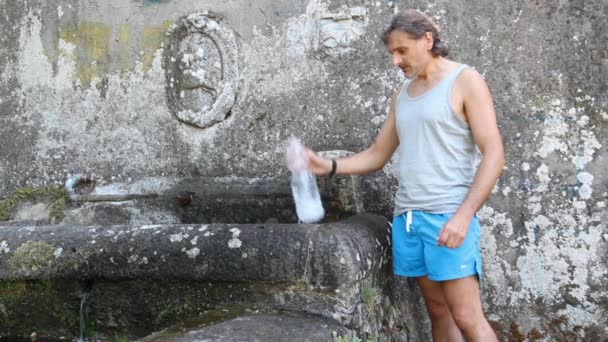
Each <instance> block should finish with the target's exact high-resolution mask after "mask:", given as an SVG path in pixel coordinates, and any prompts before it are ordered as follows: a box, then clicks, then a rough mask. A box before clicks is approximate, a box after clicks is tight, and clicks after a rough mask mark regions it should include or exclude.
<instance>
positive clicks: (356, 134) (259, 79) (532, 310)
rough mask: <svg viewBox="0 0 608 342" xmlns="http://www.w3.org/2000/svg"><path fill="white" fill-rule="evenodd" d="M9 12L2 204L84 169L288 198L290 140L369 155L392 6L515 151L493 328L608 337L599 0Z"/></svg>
mask: <svg viewBox="0 0 608 342" xmlns="http://www.w3.org/2000/svg"><path fill="white" fill-rule="evenodd" d="M1 4H2V5H1V6H0V16H2V20H0V32H2V34H0V68H1V70H2V72H1V75H0V193H1V194H3V195H4V196H7V197H8V196H11V195H12V194H13V193H14V192H15V190H16V189H18V188H23V187H34V188H40V187H44V186H47V185H50V184H58V185H62V184H63V183H64V182H65V180H66V179H67V178H68V177H70V176H71V175H74V174H76V173H81V174H87V175H91V176H92V177H93V178H95V180H96V182H97V184H99V185H103V186H106V187H110V188H111V187H112V186H115V185H121V186H126V185H129V186H134V187H135V186H136V185H137V184H144V187H146V186H147V187H148V188H151V187H154V186H155V184H159V183H162V182H163V180H171V181H172V182H176V183H179V180H182V179H203V178H204V179H207V178H211V179H213V178H215V177H223V179H225V178H226V177H228V178H229V177H237V178H238V179H239V180H242V179H251V180H252V182H255V181H259V180H260V179H262V180H263V179H271V180H274V181H276V182H283V184H287V178H288V172H287V170H286V168H285V167H284V162H283V160H284V157H283V155H282V151H283V148H284V142H285V141H286V139H287V138H288V137H289V136H290V135H291V134H295V135H297V136H299V137H301V138H302V140H303V141H304V142H305V143H306V144H307V145H309V146H311V147H312V148H314V149H315V150H345V151H359V150H361V149H363V148H365V147H366V146H368V145H369V144H370V143H371V142H372V141H373V139H374V137H375V135H376V134H377V132H378V130H379V128H380V127H381V125H382V122H383V120H384V118H385V117H386V113H387V109H388V107H389V99H390V97H391V95H392V92H393V91H394V89H395V87H396V86H397V85H398V84H399V82H400V81H401V80H402V79H401V77H402V76H401V75H400V74H399V72H397V70H394V69H393V68H392V67H391V65H390V58H389V57H388V54H387V52H386V50H385V49H384V47H383V45H382V43H381V41H380V40H379V38H378V36H379V33H380V32H381V30H382V28H383V27H384V25H386V24H387V23H388V21H389V20H390V18H391V16H392V15H393V13H395V12H396V11H398V10H399V9H403V8H417V9H420V10H422V11H424V12H426V13H428V14H430V15H431V16H432V17H433V18H434V19H435V20H436V21H437V23H438V24H439V25H440V26H441V27H442V28H443V30H444V32H445V36H446V40H447V42H448V44H449V46H450V49H451V56H452V58H454V59H456V60H458V61H461V62H464V63H467V64H469V65H472V66H474V67H476V68H477V69H478V70H479V71H480V72H481V73H482V74H483V75H484V76H485V77H486V79H487V81H488V83H489V85H490V88H491V90H492V92H493V95H494V98H495V102H496V107H497V110H498V113H499V125H500V127H501V130H502V133H503V136H504V141H505V146H506V152H507V167H506V168H505V172H504V174H503V176H502V177H501V179H500V181H499V182H498V184H497V186H496V188H495V191H494V192H493V196H492V198H491V200H490V201H489V203H488V204H487V206H486V207H484V208H483V209H482V210H481V212H480V217H481V218H482V221H483V222H484V225H485V228H486V229H485V234H484V236H483V249H484V253H485V266H484V267H485V277H484V279H483V298H484V303H485V306H486V308H487V312H488V315H489V318H490V319H491V320H492V322H493V324H494V325H495V327H496V328H497V329H498V330H499V331H500V333H501V335H502V336H504V337H505V338H513V339H515V340H524V339H526V338H528V339H531V340H533V339H538V338H543V337H545V338H548V339H559V338H563V339H569V340H571V339H577V338H580V339H582V338H587V339H591V340H598V339H602V338H606V337H607V336H608V331H607V330H606V329H607V328H606V327H607V326H608V321H607V319H606V317H608V313H607V312H606V311H608V309H607V308H608V289H607V282H608V273H607V271H606V269H607V264H608V259H607V257H606V255H607V253H606V252H607V249H608V230H607V229H606V225H605V222H606V220H607V219H608V214H607V211H606V208H605V206H606V201H607V200H608V198H607V197H608V189H607V176H606V174H605V173H604V172H602V171H601V170H605V169H606V167H607V163H608V162H607V161H606V158H608V153H607V152H606V149H605V148H604V146H605V145H606V140H607V138H608V134H607V132H608V99H607V98H606V96H605V94H606V93H607V92H608V83H607V82H606V81H605V77H606V75H608V53H607V52H606V51H607V50H606V49H605V47H606V45H607V44H608V36H607V34H606V32H608V18H607V17H608V15H607V14H606V13H608V3H606V2H605V1H603V0H591V1H579V0H572V1H543V2H540V1H534V2H520V1H499V2H493V1H480V0H474V1H447V0H440V1H431V2H415V1H385V0H382V1H372V2H363V1H351V0H347V1H334V0H327V1H323V0H310V1H308V0H307V1H301V0H296V1H283V2H279V1H270V0H261V1H255V2H250V1H229V2H225V1H219V0H218V1H206V2H204V4H203V3H201V2H200V1H194V0H184V1H170V0H157V1H152V0H146V1H138V2H136V1H129V2H125V1H118V0H110V1H96V0H89V1H84V0H61V1H54V2H47V1H30V2H8V1H5V0H3V1H2V3H1ZM192 13H199V15H198V16H195V17H191V20H190V21H189V22H184V20H185V19H180V18H183V17H184V16H188V15H190V14H192ZM201 18H202V19H201ZM205 18H210V19H209V20H208V21H206V20H207V19H205ZM200 46H202V47H203V49H199V48H198V47H200ZM168 71H171V72H170V73H168ZM376 177H377V178H378V179H380V180H378V181H377V182H375V183H374V182H372V183H370V184H368V185H367V186H366V187H364V189H365V194H364V196H362V197H361V199H360V201H359V205H358V206H357V209H358V210H360V211H365V210H368V211H376V212H381V213H383V214H385V215H388V214H389V213H390V210H391V206H392V203H391V196H392V192H393V191H394V189H395V185H394V184H395V182H394V178H393V176H392V173H391V166H390V165H389V167H387V169H386V174H384V173H379V174H378V175H376ZM1 246H2V245H0V253H2V248H1ZM409 286H411V284H408V283H405V282H403V283H402V282H397V284H396V288H395V292H396V297H399V296H401V295H402V293H400V291H403V293H409V294H411V296H416V295H415V292H411V291H410V290H409ZM410 300H411V298H410ZM418 312H420V310H418ZM421 329H423V328H421Z"/></svg>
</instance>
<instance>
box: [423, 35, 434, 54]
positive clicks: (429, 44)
mask: <svg viewBox="0 0 608 342" xmlns="http://www.w3.org/2000/svg"><path fill="white" fill-rule="evenodd" d="M424 40H425V42H426V49H427V50H429V51H431V50H432V49H433V43H434V42H435V39H433V33H432V32H428V31H427V32H426V33H425V34H424Z"/></svg>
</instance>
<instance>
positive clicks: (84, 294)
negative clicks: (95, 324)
mask: <svg viewBox="0 0 608 342" xmlns="http://www.w3.org/2000/svg"><path fill="white" fill-rule="evenodd" d="M88 297H89V287H88V286H85V287H83V288H82V290H81V291H80V337H78V342H86V338H85V336H84V332H85V327H86V316H87V314H86V310H87V298H88Z"/></svg>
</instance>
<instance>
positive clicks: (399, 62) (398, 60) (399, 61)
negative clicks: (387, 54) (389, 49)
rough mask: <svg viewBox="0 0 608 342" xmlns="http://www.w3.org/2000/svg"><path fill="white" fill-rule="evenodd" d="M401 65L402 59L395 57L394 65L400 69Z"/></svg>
mask: <svg viewBox="0 0 608 342" xmlns="http://www.w3.org/2000/svg"><path fill="white" fill-rule="evenodd" d="M400 64H401V57H399V56H398V55H393V65H394V66H396V67H398V66H399V65H400Z"/></svg>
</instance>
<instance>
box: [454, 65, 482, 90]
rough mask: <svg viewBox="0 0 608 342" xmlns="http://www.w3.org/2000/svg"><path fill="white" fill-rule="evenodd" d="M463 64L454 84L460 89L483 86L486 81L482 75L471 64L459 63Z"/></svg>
mask: <svg viewBox="0 0 608 342" xmlns="http://www.w3.org/2000/svg"><path fill="white" fill-rule="evenodd" d="M461 65H462V66H465V68H464V69H463V70H462V72H461V73H460V74H459V75H458V78H457V79H456V86H457V87H458V88H460V89H462V90H474V89H476V88H478V87H480V86H485V84H486V81H485V80H484V78H483V76H482V75H481V74H480V73H479V71H477V69H475V68H474V67H472V66H469V65H466V64H461Z"/></svg>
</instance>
